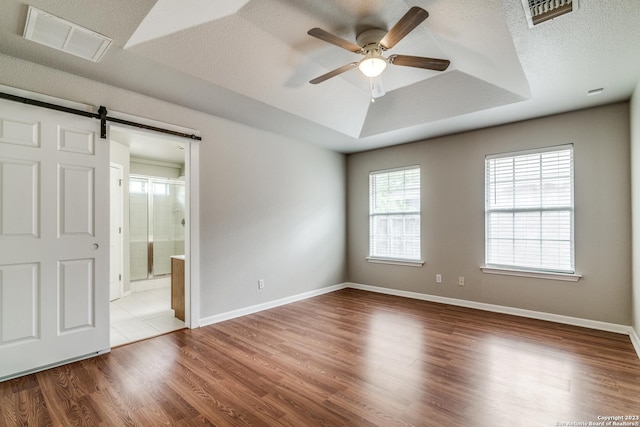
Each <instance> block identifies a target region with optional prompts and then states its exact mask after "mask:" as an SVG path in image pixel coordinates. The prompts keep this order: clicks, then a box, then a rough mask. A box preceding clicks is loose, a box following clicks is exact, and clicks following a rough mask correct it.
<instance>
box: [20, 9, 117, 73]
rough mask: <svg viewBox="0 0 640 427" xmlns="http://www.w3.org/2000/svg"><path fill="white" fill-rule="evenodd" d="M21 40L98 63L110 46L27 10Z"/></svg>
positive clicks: (84, 31)
mask: <svg viewBox="0 0 640 427" xmlns="http://www.w3.org/2000/svg"><path fill="white" fill-rule="evenodd" d="M24 38H25V39H27V40H31V41H34V42H36V43H40V44H43V45H45V46H49V47H52V48H54V49H58V50H61V51H63V52H66V53H70V54H72V55H75V56H79V57H80V58H84V59H88V60H89V61H93V62H98V61H100V60H101V59H102V57H103V56H104V53H105V52H106V51H107V48H108V47H109V46H110V45H111V41H112V40H111V39H110V38H108V37H105V36H103V35H101V34H98V33H96V32H94V31H91V30H88V29H86V28H84V27H81V26H79V25H76V24H74V23H72V22H69V21H65V20H64V19H61V18H58V17H57V16H53V15H50V14H48V13H46V12H43V11H41V10H39V9H36V8H35V7H32V6H29V13H28V14H27V22H26V24H25V26H24Z"/></svg>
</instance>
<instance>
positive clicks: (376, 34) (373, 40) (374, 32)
mask: <svg viewBox="0 0 640 427" xmlns="http://www.w3.org/2000/svg"><path fill="white" fill-rule="evenodd" d="M386 34H387V32H386V31H385V30H381V29H379V28H372V29H370V30H366V31H363V32H361V33H360V34H358V36H357V37H356V42H357V43H358V45H360V46H362V51H363V52H364V53H367V52H370V51H372V50H383V49H384V48H383V47H382V46H380V40H382V38H383V37H384V36H385V35H386Z"/></svg>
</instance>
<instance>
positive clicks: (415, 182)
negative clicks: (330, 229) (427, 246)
mask: <svg viewBox="0 0 640 427" xmlns="http://www.w3.org/2000/svg"><path fill="white" fill-rule="evenodd" d="M369 255H370V257H369V259H374V260H375V259H376V258H377V259H387V260H398V261H415V262H420V263H421V261H420V167H418V166H413V167H409V168H403V169H394V170H386V171H378V172H371V173H370V174H369Z"/></svg>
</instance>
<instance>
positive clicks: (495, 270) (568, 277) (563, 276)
mask: <svg viewBox="0 0 640 427" xmlns="http://www.w3.org/2000/svg"><path fill="white" fill-rule="evenodd" d="M480 269H481V270H482V272H483V273H487V274H502V275H505V276H519V277H533V278H536V279H548V280H561V281H564V282H577V281H578V280H580V279H581V278H582V275H580V274H570V273H552V272H542V271H532V270H518V269H511V268H499V267H488V266H486V265H483V266H480Z"/></svg>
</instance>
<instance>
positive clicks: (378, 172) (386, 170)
mask: <svg viewBox="0 0 640 427" xmlns="http://www.w3.org/2000/svg"><path fill="white" fill-rule="evenodd" d="M411 169H420V164H415V165H409V166H400V167H397V168H390V169H378V170H372V171H369V176H371V175H377V174H382V173H389V172H399V171H404V170H411Z"/></svg>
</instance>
